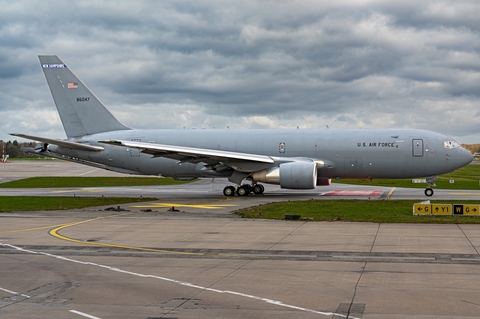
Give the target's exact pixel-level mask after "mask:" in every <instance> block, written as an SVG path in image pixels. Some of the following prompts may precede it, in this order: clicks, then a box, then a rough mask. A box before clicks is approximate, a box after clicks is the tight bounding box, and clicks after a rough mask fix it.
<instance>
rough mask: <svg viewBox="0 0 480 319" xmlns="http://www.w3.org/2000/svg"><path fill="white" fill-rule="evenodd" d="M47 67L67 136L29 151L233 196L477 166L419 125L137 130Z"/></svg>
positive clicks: (54, 63)
mask: <svg viewBox="0 0 480 319" xmlns="http://www.w3.org/2000/svg"><path fill="white" fill-rule="evenodd" d="M39 58H40V64H41V67H42V69H43V72H44V73H45V77H46V79H47V82H48V85H49V87H50V90H51V92H52V96H53V99H54V101H55V105H56V106H57V110H58V113H59V114H60V118H61V121H62V124H63V127H64V129H65V133H66V135H67V137H68V138H67V139H62V140H57V139H51V138H44V137H38V136H31V135H25V134H11V135H14V136H18V137H22V138H27V139H31V140H35V141H39V142H41V144H40V143H39V144H37V145H38V146H37V147H36V148H35V149H31V150H30V151H32V152H35V153H37V154H40V155H44V156H49V157H54V158H61V159H64V160H68V161H71V162H76V163H80V164H85V165H90V166H94V167H99V168H103V169H107V170H112V171H116V172H121V173H128V174H142V175H161V176H168V177H173V178H175V179H194V178H198V177H225V178H228V180H229V181H230V182H231V183H232V184H235V186H232V185H230V186H226V187H225V188H224V190H223V194H224V195H225V196H234V195H235V194H237V195H239V196H247V195H249V194H251V193H254V194H262V193H263V192H264V187H263V185H262V184H260V183H267V184H277V185H280V187H281V188H287V189H314V188H315V186H321V185H330V180H331V179H332V178H334V179H341V178H361V179H367V178H368V179H378V178H418V177H427V187H426V189H425V195H426V196H432V195H433V190H432V186H434V184H433V182H434V180H435V179H436V178H435V177H436V175H438V174H445V173H448V172H451V171H453V170H455V169H457V168H460V167H462V166H464V165H467V164H468V163H470V162H471V161H472V159H473V156H472V154H471V153H470V152H469V151H468V150H466V149H464V148H462V147H461V146H460V144H458V143H457V142H456V141H455V140H453V139H452V138H449V137H447V136H444V135H441V134H438V133H434V132H430V131H426V130H414V129H322V130H301V129H295V130H283V129H282V130H229V129H227V130H218V129H214V130H162V129H156V130H138V129H132V128H130V127H127V126H125V125H124V124H122V123H120V122H119V121H118V120H117V119H116V118H115V117H114V116H113V115H112V114H111V113H110V112H109V111H108V110H107V108H106V107H105V106H104V104H103V103H102V102H101V101H100V100H99V99H98V98H97V97H96V96H95V95H94V94H93V93H92V92H91V91H90V90H89V89H88V88H87V86H86V85H85V84H84V83H83V82H82V81H81V80H80V79H79V78H78V77H77V76H76V75H75V74H74V73H73V72H72V71H71V69H70V68H69V67H67V65H66V64H65V63H64V62H63V61H62V60H61V59H60V58H59V57H57V56H55V55H41V56H39Z"/></svg>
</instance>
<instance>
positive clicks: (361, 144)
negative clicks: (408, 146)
mask: <svg viewBox="0 0 480 319" xmlns="http://www.w3.org/2000/svg"><path fill="white" fill-rule="evenodd" d="M395 145H396V144H395V143H382V142H378V143H377V142H369V143H357V146H358V147H395Z"/></svg>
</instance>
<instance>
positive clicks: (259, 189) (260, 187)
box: [252, 184, 265, 195]
mask: <svg viewBox="0 0 480 319" xmlns="http://www.w3.org/2000/svg"><path fill="white" fill-rule="evenodd" d="M252 190H253V192H254V193H255V195H261V194H263V192H264V191H265V187H263V185H261V184H257V185H255V186H253V189H252Z"/></svg>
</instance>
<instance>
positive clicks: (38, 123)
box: [0, 0, 480, 143]
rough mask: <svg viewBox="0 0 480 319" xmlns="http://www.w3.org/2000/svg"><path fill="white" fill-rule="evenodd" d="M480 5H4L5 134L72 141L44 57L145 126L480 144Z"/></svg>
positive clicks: (1, 74) (0, 44) (1, 98)
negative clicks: (368, 131)
mask: <svg viewBox="0 0 480 319" xmlns="http://www.w3.org/2000/svg"><path fill="white" fill-rule="evenodd" d="M479 17H480V1H477V0H472V1H453V0H452V1H428V0H422V1H418V0H415V1H412V0H402V1H389V0H388V1H366V0H344V1H339V0H336V1H319V0H316V1H249V0H243V1H227V0H222V1H48V0H47V1H37V0H32V1H22V0H15V1H1V9H0V128H1V129H0V139H3V140H14V139H17V138H15V137H12V136H9V135H8V133H25V134H31V135H39V136H44V137H53V138H65V133H64V131H63V128H62V125H61V122H60V118H59V116H58V114H57V112H56V108H55V105H54V103H53V99H52V97H51V95H50V91H49V89H48V86H47V83H46V81H45V78H44V75H43V72H42V69H41V67H40V63H39V61H38V57H37V56H38V55H41V54H57V55H59V56H60V57H61V58H62V59H63V60H64V62H65V63H66V64H67V65H68V66H69V68H70V69H72V70H73V71H74V72H75V73H76V74H77V75H78V76H79V77H80V78H81V79H82V81H83V82H85V84H86V85H87V86H89V87H90V89H92V91H93V92H94V93H95V94H96V95H97V96H98V97H99V98H100V99H101V100H102V101H103V103H104V104H106V105H107V107H108V108H109V109H110V111H111V112H112V113H113V114H114V115H115V116H116V117H117V118H118V119H119V120H120V121H121V122H123V123H124V124H126V125H127V126H130V127H133V128H167V129H170V128H172V129H182V128H184V127H185V128H186V129H192V128H197V129H200V128H214V127H215V128H226V127H227V126H229V127H230V129H248V128H266V129H267V128H296V127H297V126H299V127H300V128H321V129H326V126H327V125H328V126H329V127H330V128H360V127H361V128H421V129H428V130H432V131H436V132H439V133H444V134H447V135H450V136H453V137H454V138H456V139H457V140H458V141H459V142H460V143H480V103H479V96H480V18H479Z"/></svg>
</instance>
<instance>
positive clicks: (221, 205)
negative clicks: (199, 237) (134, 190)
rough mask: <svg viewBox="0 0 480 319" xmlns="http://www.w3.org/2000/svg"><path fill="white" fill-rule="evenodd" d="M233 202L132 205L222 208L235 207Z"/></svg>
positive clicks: (140, 206) (142, 206)
mask: <svg viewBox="0 0 480 319" xmlns="http://www.w3.org/2000/svg"><path fill="white" fill-rule="evenodd" d="M235 206H238V205H233V204H199V205H195V204H179V203H150V204H147V205H138V206H132V207H135V208H154V207H186V208H203V209H221V208H225V207H235Z"/></svg>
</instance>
